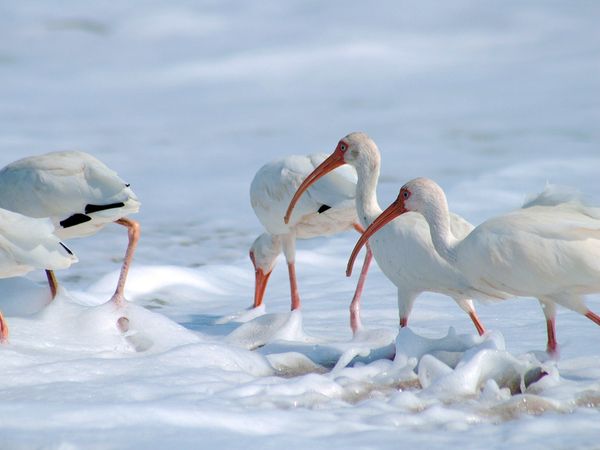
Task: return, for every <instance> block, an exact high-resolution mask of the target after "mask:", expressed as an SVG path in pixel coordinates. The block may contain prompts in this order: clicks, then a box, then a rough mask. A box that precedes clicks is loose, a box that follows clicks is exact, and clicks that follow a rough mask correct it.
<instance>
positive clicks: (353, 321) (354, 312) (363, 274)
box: [350, 223, 373, 334]
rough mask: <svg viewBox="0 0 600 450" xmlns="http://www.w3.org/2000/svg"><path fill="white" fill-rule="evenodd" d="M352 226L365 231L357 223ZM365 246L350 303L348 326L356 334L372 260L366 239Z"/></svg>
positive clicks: (359, 325) (360, 324)
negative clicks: (361, 302) (365, 249)
mask: <svg viewBox="0 0 600 450" xmlns="http://www.w3.org/2000/svg"><path fill="white" fill-rule="evenodd" d="M353 226H354V229H355V230H356V231H358V232H359V233H360V234H362V233H364V232H365V230H364V228H363V227H361V226H360V225H359V224H357V223H355V224H354V225H353ZM366 247H367V253H366V254H365V260H364V262H363V266H362V270H361V271H360V277H359V278H358V283H357V284H356V290H355V291H354V297H352V302H351V303H350V327H351V328H352V334H356V332H357V331H358V329H359V328H360V327H361V326H362V323H361V320H360V297H361V295H362V291H363V288H364V286H365V280H366V279H367V272H369V266H370V265H371V261H372V260H373V252H372V251H371V246H370V245H369V242H368V241H367V244H366Z"/></svg>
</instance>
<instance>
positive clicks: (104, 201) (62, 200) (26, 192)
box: [0, 151, 140, 305]
mask: <svg viewBox="0 0 600 450" xmlns="http://www.w3.org/2000/svg"><path fill="white" fill-rule="evenodd" d="M0 207H1V208H5V209H8V210H10V211H15V212H18V213H21V214H24V215H26V216H29V217H49V218H50V219H51V220H52V222H53V223H54V226H55V234H56V235H57V236H58V237H59V238H61V239H69V238H76V237H83V236H89V235H92V234H94V233H96V232H97V231H99V230H100V229H101V228H102V227H104V226H105V225H106V224H109V223H112V222H115V223H118V224H120V225H123V226H125V227H127V229H128V235H129V244H128V246H127V251H126V253H125V259H124V261H123V265H122V267H121V273H120V276H119V281H118V284H117V288H116V290H115V293H114V295H113V297H112V300H113V301H114V302H115V303H116V304H117V305H121V304H122V303H123V302H124V296H123V290H124V287H125V280H126V278H127V272H128V270H129V266H130V264H131V260H132V258H133V253H134V250H135V247H136V245H137V241H138V239H139V234H140V227H139V224H138V223H137V222H135V221H133V220H131V219H128V218H126V217H125V216H127V215H128V214H131V213H135V212H137V211H138V210H139V207H140V202H139V201H138V199H137V197H136V196H135V194H134V193H133V191H132V190H131V188H130V187H129V184H126V183H125V182H124V181H123V180H121V178H119V176H118V175H117V174H116V172H114V171H113V170H111V169H109V168H108V167H106V165H104V164H103V163H102V162H100V161H99V160H98V159H96V158H94V157H93V156H91V155H89V154H87V153H83V152H77V151H65V152H52V153H47V154H44V155H39V156H30V157H28V158H24V159H21V160H18V161H15V162H13V163H11V164H9V165H7V166H6V167H4V168H3V169H2V170H1V171H0ZM46 273H47V275H48V282H49V284H50V289H51V291H52V296H53V297H54V295H56V279H55V277H54V273H53V272H52V270H48V271H47V272H46Z"/></svg>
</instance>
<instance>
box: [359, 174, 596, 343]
mask: <svg viewBox="0 0 600 450" xmlns="http://www.w3.org/2000/svg"><path fill="white" fill-rule="evenodd" d="M561 197H563V198H560V199H558V200H557V199H553V198H552V197H551V196H550V197H548V196H546V195H541V196H539V197H538V199H535V200H533V201H531V202H529V203H528V204H526V205H525V206H524V207H523V208H521V209H518V210H516V211H513V212H511V213H509V214H505V215H503V216H499V217H495V218H492V219H489V220H487V221H485V222H484V223H482V224H481V225H479V226H478V227H476V228H475V229H474V230H472V231H471V232H470V233H469V234H467V235H465V236H460V237H457V236H455V235H454V234H452V232H451V231H450V214H449V212H448V202H447V200H446V195H445V194H444V191H443V190H442V188H440V187H439V186H438V185H437V184H436V183H435V182H434V181H432V180H429V179H427V178H417V179H414V180H412V181H409V182H408V183H406V184H405V185H404V186H403V187H402V188H401V189H400V194H399V195H398V198H397V199H396V201H395V202H393V203H392V204H391V205H390V206H389V207H388V208H387V209H386V210H385V211H384V212H383V213H382V214H381V215H380V216H379V218H378V219H377V220H376V221H375V222H373V223H372V224H371V226H370V227H369V228H368V229H367V230H366V231H365V233H364V234H363V236H362V237H361V239H360V240H359V243H360V244H361V245H362V243H364V242H365V240H366V239H369V236H372V235H373V233H375V232H376V231H377V230H379V229H380V228H382V227H384V226H385V224H386V223H388V222H389V221H391V220H394V219H395V218H397V217H399V216H400V217H403V215H404V214H407V215H412V214H414V212H416V213H419V214H420V215H422V217H424V218H425V220H427V223H429V228H430V230H431V239H432V240H433V245H434V247H435V249H436V251H437V253H438V254H439V255H440V256H441V257H442V258H444V260H445V261H446V262H447V263H448V264H450V265H452V266H453V267H455V268H456V269H457V270H459V271H460V273H461V274H462V275H463V277H464V279H465V286H464V288H463V293H464V294H465V295H470V296H477V295H478V293H479V296H485V297H487V298H497V299H503V298H506V297H505V295H506V294H505V293H509V294H512V295H515V296H527V297H536V298H537V299H538V300H539V302H540V304H541V306H542V310H543V311H544V315H545V316H546V325H547V332H548V344H547V351H548V352H549V353H555V352H556V351H557V348H558V345H557V342H556V332H555V317H556V305H557V304H559V305H562V306H564V307H565V308H568V309H571V310H573V311H575V312H578V313H579V314H582V315H584V316H585V317H587V318H588V319H590V320H592V321H593V322H594V323H596V324H597V325H600V316H598V315H597V314H595V313H593V312H592V311H590V310H589V309H588V308H587V306H586V305H585V303H584V300H583V296H584V295H586V294H592V293H595V292H600V208H592V207H588V206H585V205H583V204H582V203H581V202H580V201H579V200H577V199H576V198H571V199H569V198H566V199H565V198H564V196H561ZM411 211H413V212H412V213H411ZM384 229H385V228H384ZM382 231H383V230H382ZM371 239H372V238H371ZM359 243H357V246H356V247H355V249H356V251H355V252H353V257H354V256H356V252H357V251H358V248H359ZM375 257H377V253H375ZM352 261H353V258H352V259H351V261H350V262H349V263H348V264H349V265H348V267H349V268H350V266H351V262H352Z"/></svg>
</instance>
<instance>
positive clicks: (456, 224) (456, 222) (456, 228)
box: [450, 212, 474, 239]
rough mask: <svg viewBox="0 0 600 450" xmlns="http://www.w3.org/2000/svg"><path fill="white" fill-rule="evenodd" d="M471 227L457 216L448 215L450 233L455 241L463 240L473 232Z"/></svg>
mask: <svg viewBox="0 0 600 450" xmlns="http://www.w3.org/2000/svg"><path fill="white" fill-rule="evenodd" d="M473 228H474V227H473V225H472V224H471V223H470V222H467V221H466V220H465V219H463V218H462V217H461V216H459V215H458V214H454V213H452V212H451V213H450V231H452V234H453V235H454V237H455V238H457V239H464V238H465V237H466V236H467V235H468V234H469V233H470V232H471V231H473Z"/></svg>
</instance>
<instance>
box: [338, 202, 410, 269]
mask: <svg viewBox="0 0 600 450" xmlns="http://www.w3.org/2000/svg"><path fill="white" fill-rule="evenodd" d="M406 211H407V210H406V208H405V207H404V202H403V201H402V200H400V198H397V199H396V200H395V201H394V202H393V203H392V204H391V205H390V206H388V207H387V208H386V209H385V211H383V212H382V213H381V214H380V215H379V217H377V219H375V220H374V221H373V223H372V224H371V225H369V226H368V227H367V229H366V230H365V232H364V233H363V234H362V236H361V237H360V238H359V239H358V242H357V243H356V245H355V246H354V249H353V250H352V254H351V255H350V259H349V260H348V265H347V266H346V276H347V277H349V276H350V275H352V267H353V266H354V260H355V259H356V257H357V256H358V252H360V249H361V248H362V246H363V245H365V244H366V242H367V240H368V239H369V237H371V236H373V235H374V234H375V233H377V231H379V230H380V229H381V228H383V227H384V226H385V225H387V224H388V223H389V222H391V221H392V220H394V219H395V218H396V217H398V216H399V215H401V214H404V213H405V212H406Z"/></svg>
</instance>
